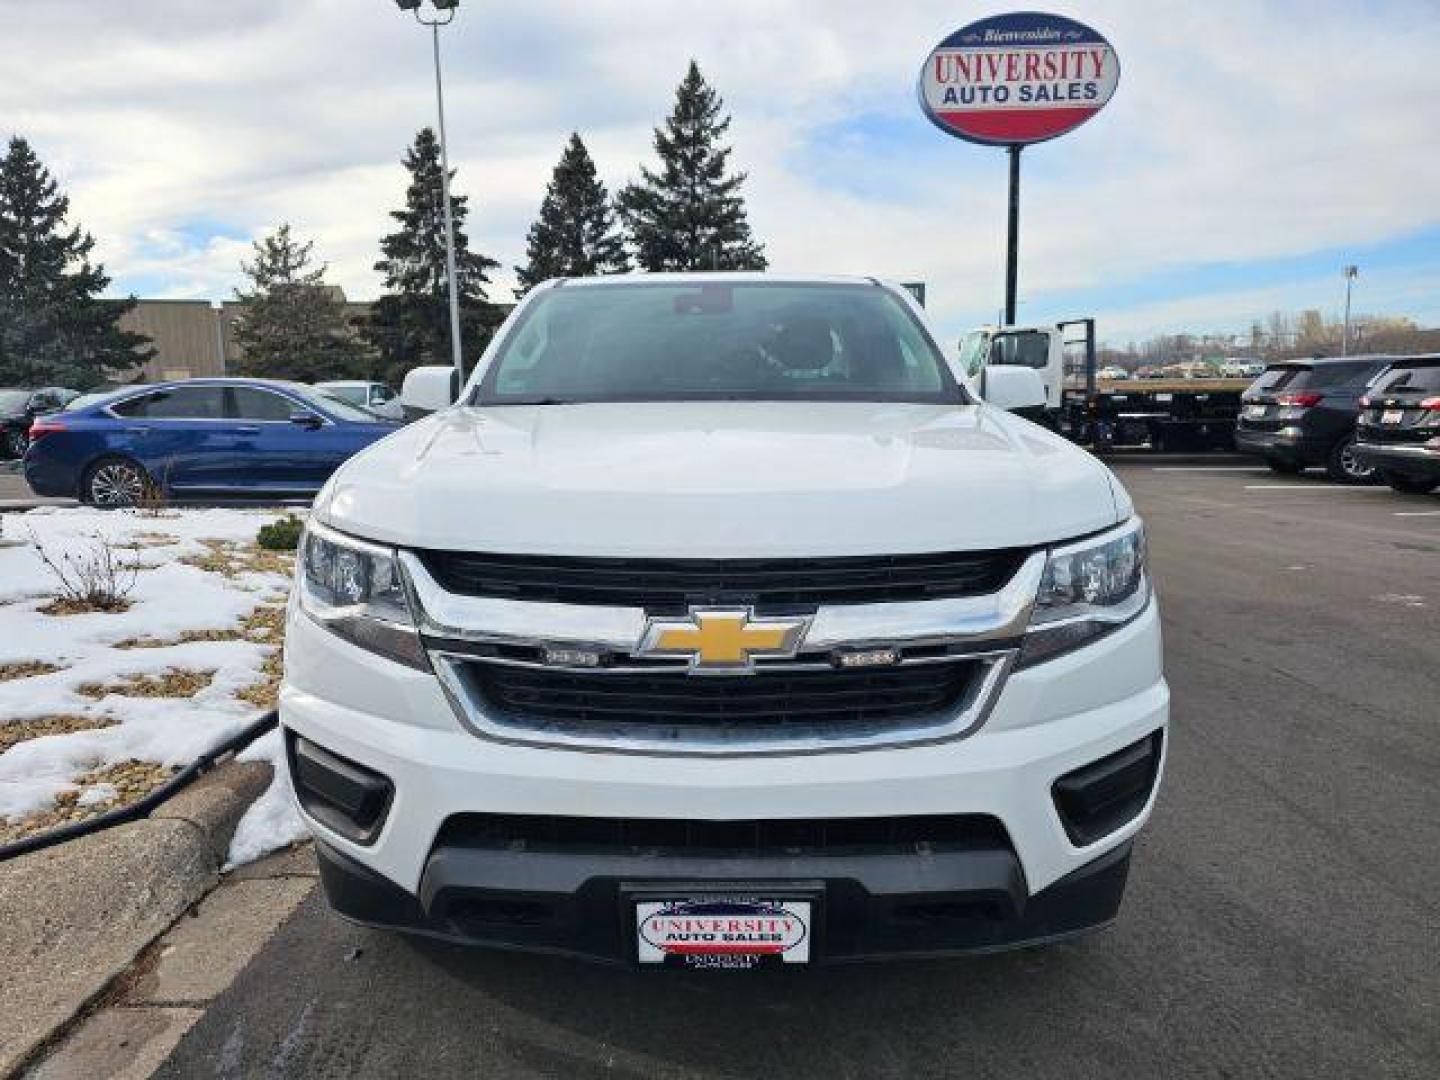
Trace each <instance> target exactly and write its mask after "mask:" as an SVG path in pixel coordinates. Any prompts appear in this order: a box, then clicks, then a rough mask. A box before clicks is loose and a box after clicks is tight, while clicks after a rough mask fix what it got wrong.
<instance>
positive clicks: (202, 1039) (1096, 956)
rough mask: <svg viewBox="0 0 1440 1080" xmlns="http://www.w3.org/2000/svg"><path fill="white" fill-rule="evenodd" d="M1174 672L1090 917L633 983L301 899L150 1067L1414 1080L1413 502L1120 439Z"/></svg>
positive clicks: (1429, 949)
mask: <svg viewBox="0 0 1440 1080" xmlns="http://www.w3.org/2000/svg"><path fill="white" fill-rule="evenodd" d="M1117 471H1118V472H1119V473H1120V475H1121V477H1122V479H1123V480H1124V482H1125V483H1126V485H1127V486H1128V487H1129V489H1130V490H1131V492H1132V494H1133V495H1134V497H1135V500H1136V503H1137V505H1138V507H1139V509H1140V512H1141V513H1142V514H1143V515H1144V516H1145V517H1146V520H1147V522H1148V524H1149V529H1150V538H1151V549H1152V559H1153V567H1154V574H1155V578H1156V581H1157V584H1158V589H1159V592H1160V596H1161V603H1162V610H1163V614H1164V621H1165V631H1166V635H1167V638H1166V649H1167V671H1168V675H1169V678H1170V681H1171V686H1172V690H1173V693H1174V711H1173V734H1172V741H1171V753H1170V760H1169V766H1168V775H1167V777H1166V781H1165V788H1164V790H1163V792H1162V794H1161V799H1160V803H1159V807H1158V809H1157V812H1156V814H1155V817H1154V819H1153V821H1152V823H1151V825H1150V828H1149V830H1148V831H1147V833H1146V834H1145V835H1144V837H1143V839H1142V841H1141V842H1140V844H1139V846H1138V849H1137V856H1136V859H1135V863H1134V866H1133V868H1132V873H1131V882H1130V890H1129V893H1128V895H1127V897H1126V901H1125V906H1124V908H1123V910H1122V912H1121V917H1120V920H1119V922H1118V924H1117V925H1116V926H1115V927H1113V928H1112V929H1111V930H1109V931H1107V932H1105V933H1103V934H1100V935H1097V936H1094V937H1091V938H1087V939H1084V940H1081V941H1078V942H1074V943H1070V944H1065V945H1060V946H1052V947H1049V948H1044V949H1038V950H1032V951H1026V952H1021V953H1013V954H1008V955H999V956H988V957H978V958H972V959H961V960H956V961H948V962H927V963H923V964H894V965H885V966H878V967H864V968H849V969H832V970H816V971H801V972H775V973H761V974H760V975H758V976H756V975H733V974H730V975H719V976H705V975H698V974H695V975H691V974H679V975H677V974H665V973H660V974H654V973H645V974H643V975H642V974H636V973H629V972H616V971H611V970H605V969H598V968H592V967H589V966H585V965H582V964H578V963H571V962H565V961H558V960H553V959H543V958H535V957H527V956H512V955H503V954H495V953H488V952H482V951H475V950H465V949H459V948H452V947H445V946H440V945H436V944H433V943H426V942H417V941H413V940H409V939H405V938H400V937H395V936H390V935H387V934H384V933H379V932H373V931H368V930H364V929H360V928H356V927H352V926H349V925H347V924H344V923H342V922H340V921H339V920H338V919H336V918H334V917H332V916H330V915H329V914H328V913H327V911H326V910H325V908H324V905H323V901H322V900H321V899H320V898H319V896H318V895H312V896H311V898H310V899H309V901H307V902H306V903H305V904H304V905H302V907H301V908H300V909H299V910H298V911H297V912H296V914H295V915H294V916H293V917H292V918H291V919H290V920H289V921H288V923H287V924H286V925H284V926H283V927H282V928H281V929H280V931H279V932H278V933H277V934H276V936H275V937H274V938H273V939H271V940H270V942H269V943H268V944H267V945H266V947H265V948H264V949H263V950H262V951H261V952H260V954H259V955H258V956H257V957H256V959H255V960H254V961H253V962H252V963H251V964H250V965H249V966H248V967H247V968H246V969H245V970H244V972H243V973H242V974H241V975H240V977H239V978H238V979H237V980H236V982H235V983H234V984H233V985H231V987H230V988H229V989H228V990H227V991H226V992H225V993H224V994H222V995H221V996H220V997H219V998H218V999H217V1000H216V1001H215V1003H214V1004H213V1005H212V1006H211V1007H210V1008H209V1010H208V1012H207V1014H206V1015H205V1016H204V1017H203V1018H202V1019H201V1020H200V1021H199V1022H198V1023H197V1024H196V1026H195V1027H194V1028H193V1029H192V1030H191V1031H190V1033H189V1034H188V1035H187V1036H186V1037H185V1038H184V1039H183V1041H182V1042H181V1043H180V1044H179V1046H178V1047H177V1048H176V1049H175V1051H174V1052H173V1053H172V1055H171V1056H170V1058H169V1060H168V1061H167V1062H166V1064H165V1065H164V1066H163V1067H162V1070H161V1073H160V1075H164V1076H171V1077H185V1078H190V1077H197V1076H212V1075H213V1076H223V1077H232V1076H259V1075H267V1076H297V1077H299V1076H304V1077H314V1078H320V1077H372V1076H373V1077H381V1076H384V1077H390V1076H397V1075H426V1076H432V1077H448V1076H474V1075H484V1076H490V1077H521V1076H566V1077H574V1076H591V1075H600V1074H606V1075H622V1076H706V1077H713V1076H726V1077H738V1076H762V1075H766V1076H787V1077H788V1076H799V1077H809V1076H814V1077H851V1076H853V1077H873V1076H897V1077H899V1076H903V1077H912V1076H941V1075H947V1076H965V1077H977V1078H978V1077H1020V1076H1039V1077H1063V1078H1065V1080H1074V1078H1076V1077H1090V1076H1116V1077H1120V1076H1123V1077H1131V1076H1137V1077H1139V1076H1144V1077H1158V1076H1165V1077H1190V1076H1194V1077H1220V1076H1226V1077H1248V1076H1269V1077H1280V1076H1283V1077H1291V1076H1294V1077H1310V1078H1313V1077H1359V1076H1365V1077H1382V1076H1384V1077H1399V1076H1405V1077H1434V1076H1436V1075H1440V859H1437V858H1436V852H1437V851H1440V784H1437V778H1440V704H1437V703H1440V498H1437V497H1433V496H1431V497H1407V496H1400V495H1396V494H1394V493H1392V492H1390V491H1389V490H1388V489H1382V488H1343V487H1337V486H1334V485H1331V484H1328V483H1325V482H1324V481H1322V480H1319V479H1314V480H1311V479H1294V478H1285V479H1283V480H1282V479H1279V478H1276V477H1274V476H1272V474H1270V473H1268V472H1267V471H1265V470H1263V469H1254V468H1249V467H1248V466H1246V465H1245V463H1244V462H1243V461H1239V460H1236V459H1226V458H1216V459H1209V461H1208V462H1207V461H1206V460H1205V459H1195V460H1193V461H1191V462H1188V463H1186V462H1181V463H1172V462H1166V461H1165V460H1164V459H1158V458H1137V459H1130V460H1124V461H1122V462H1120V463H1119V464H1118V465H1117Z"/></svg>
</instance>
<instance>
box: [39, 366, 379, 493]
mask: <svg viewBox="0 0 1440 1080" xmlns="http://www.w3.org/2000/svg"><path fill="white" fill-rule="evenodd" d="M397 426H398V425H396V424H394V423H392V422H390V421H387V420H381V419H380V418H378V417H377V416H375V414H374V413H371V412H368V411H366V410H364V409H359V408H356V407H355V406H353V405H349V404H347V403H346V402H343V401H340V400H338V399H336V398H332V397H327V396H325V395H324V394H321V393H319V392H318V391H316V390H313V389H311V388H310V387H308V386H302V385H300V384H299V383H286V382H272V381H269V380H263V379H190V380H186V381H185V382H172V383H157V384H155V385H152V386H147V387H143V388H140V389H136V390H127V391H121V392H118V393H116V394H112V395H108V396H106V397H104V398H102V399H101V400H99V401H96V402H93V403H91V404H90V405H88V406H86V407H84V408H81V409H76V410H74V411H73V412H63V413H54V414H51V415H48V416H42V417H40V418H39V419H37V420H36V421H35V422H34V423H33V424H32V425H31V428H30V448H29V450H28V451H27V453H26V454H25V464H24V469H25V479H26V481H27V482H28V483H29V484H30V487H31V488H32V489H33V490H34V491H35V493H36V494H37V495H43V496H58V497H64V498H79V499H82V500H84V501H86V502H92V503H96V504H97V505H101V506H124V505H129V504H133V503H135V502H137V501H140V500H142V499H144V498H145V497H146V496H147V495H148V494H150V493H152V492H158V493H159V494H161V495H163V496H164V497H167V498H206V497H208V498H216V497H223V498H249V497H272V498H273V497H281V498H285V497H300V496H309V495H313V494H314V493H315V492H316V491H318V490H319V489H320V486H321V485H322V484H324V483H325V481H326V480H327V479H328V478H329V476H330V474H331V473H332V472H334V471H335V470H336V468H338V467H339V466H340V464H341V463H342V462H344V461H345V459H346V458H348V457H350V455H351V454H354V453H355V452H356V451H357V450H360V449H363V448H364V447H366V446H369V445H370V444H371V443H373V442H374V441H375V440H377V439H380V438H382V437H384V436H385V435H388V434H389V433H390V432H392V431H394V430H395V429H396V427H397Z"/></svg>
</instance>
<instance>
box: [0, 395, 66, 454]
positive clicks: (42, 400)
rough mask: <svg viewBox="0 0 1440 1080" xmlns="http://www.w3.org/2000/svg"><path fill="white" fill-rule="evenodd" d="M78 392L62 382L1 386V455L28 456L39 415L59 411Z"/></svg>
mask: <svg viewBox="0 0 1440 1080" xmlns="http://www.w3.org/2000/svg"><path fill="white" fill-rule="evenodd" d="M78 396H79V395H78V393H77V392H76V391H74V390H67V389H65V388H64V387H62V386H42V387H40V388H39V389H24V390H21V389H13V390H12V389H0V457H12V458H22V457H24V456H25V448H26V447H28V446H29V445H30V425H31V424H32V423H34V422H35V418H36V417H37V416H43V415H44V414H45V413H52V412H58V411H59V410H60V409H62V408H64V406H65V404H66V403H67V402H69V401H72V400H74V399H75V398H76V397H78Z"/></svg>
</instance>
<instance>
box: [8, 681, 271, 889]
mask: <svg viewBox="0 0 1440 1080" xmlns="http://www.w3.org/2000/svg"><path fill="white" fill-rule="evenodd" d="M279 722H280V714H279V713H278V712H277V711H275V710H274V709H271V710H270V711H269V712H267V713H266V714H265V715H264V716H262V717H260V719H258V720H256V721H255V722H254V723H253V724H250V725H249V726H248V727H246V728H245V729H244V730H243V731H241V732H239V733H238V734H236V735H232V736H230V738H228V739H226V740H225V741H224V742H222V743H221V744H220V745H219V746H216V747H213V748H212V749H210V750H207V751H206V752H205V753H203V754H201V755H200V756H199V757H198V758H196V759H195V760H194V761H192V762H191V763H190V764H189V765H186V766H185V768H183V769H181V770H180V771H179V772H178V773H176V774H175V775H174V776H172V777H171V778H170V779H169V780H166V781H165V783H163V784H161V785H160V786H159V787H158V788H156V789H155V790H154V791H152V792H150V793H149V794H148V795H146V796H145V797H144V798H141V799H136V800H135V801H134V802H133V803H130V804H128V805H126V806H120V807H116V808H115V809H114V810H110V811H107V812H106V813H103V814H96V815H95V816H94V817H92V818H86V819H85V820H84V821H72V822H71V823H70V824H68V825H61V826H60V827H59V828H56V829H47V830H45V832H43V833H35V834H34V835H33V836H25V837H21V838H20V839H19V840H12V841H11V842H10V843H8V844H0V862H4V861H5V860H6V859H13V858H15V857H16V856H18V855H28V854H30V853H31V852H32V851H43V850H44V849H45V848H48V847H54V846H55V845H56V844H60V843H64V842H65V841H66V840H74V839H75V838H76V837H80V836H89V835H90V834H91V833H96V832H99V831H100V830H101V829H109V828H111V827H113V826H115V825H123V824H125V822H127V821H135V820H136V819H137V818H142V817H144V816H145V815H147V814H148V813H150V811H151V810H154V809H155V807H157V806H159V805H160V804H161V803H163V802H164V801H165V800H166V799H168V798H170V796H171V795H174V794H175V793H176V792H177V791H179V790H180V789H181V788H183V787H186V786H187V785H189V784H190V783H192V782H194V781H195V780H197V779H199V778H200V777H202V776H204V775H205V774H206V773H207V772H209V771H210V770H211V769H213V768H214V767H215V766H216V764H217V763H218V762H219V761H220V759H221V758H223V757H225V756H226V755H227V754H230V753H233V752H235V751H237V750H242V749H244V748H245V747H246V746H248V745H250V744H251V743H252V742H254V741H255V740H256V739H258V738H259V737H260V736H261V735H264V734H265V733H266V732H267V731H270V730H271V729H272V728H274V727H275V726H276V725H277V724H278V723H279Z"/></svg>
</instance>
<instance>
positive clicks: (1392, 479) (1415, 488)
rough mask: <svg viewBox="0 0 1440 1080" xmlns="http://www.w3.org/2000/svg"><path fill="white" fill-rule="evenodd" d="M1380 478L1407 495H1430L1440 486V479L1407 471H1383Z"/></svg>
mask: <svg viewBox="0 0 1440 1080" xmlns="http://www.w3.org/2000/svg"><path fill="white" fill-rule="evenodd" d="M1380 479H1382V480H1384V481H1385V483H1387V484H1389V485H1390V486H1391V487H1392V488H1394V489H1395V490H1396V491H1403V492H1404V493H1405V494H1406V495H1428V494H1429V493H1430V492H1432V491H1434V490H1435V489H1436V488H1437V487H1440V480H1437V479H1433V478H1431V477H1427V476H1408V475H1406V474H1405V473H1397V472H1388V471H1387V472H1382V473H1381V474H1380Z"/></svg>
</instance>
